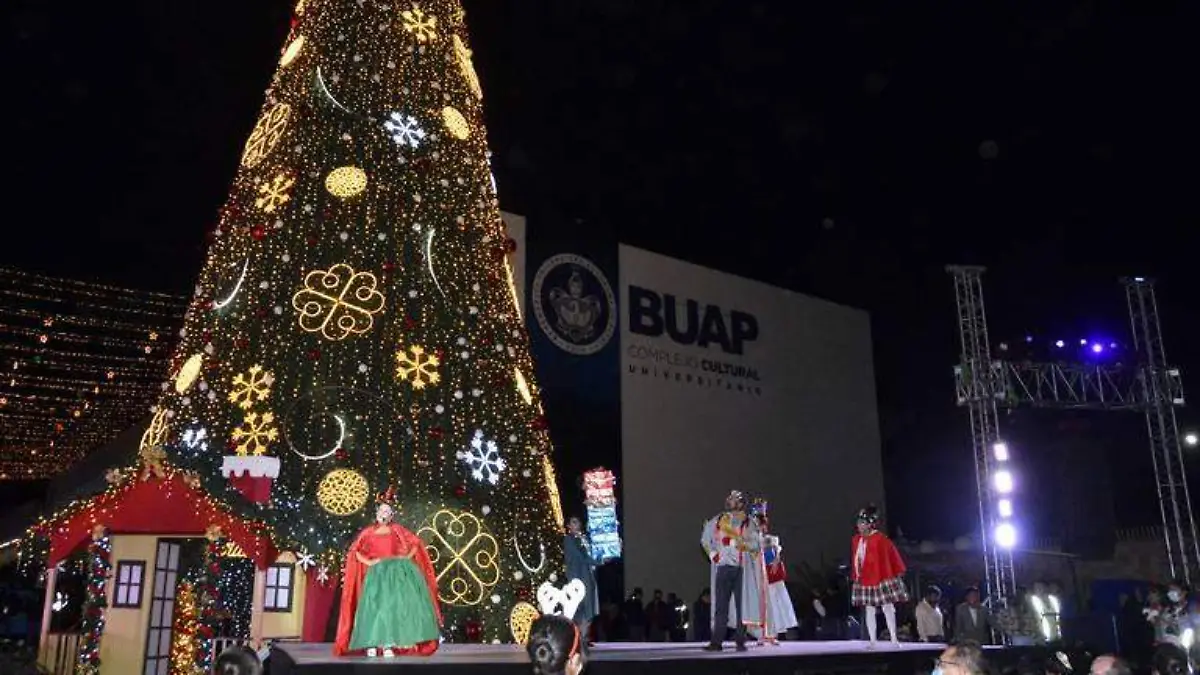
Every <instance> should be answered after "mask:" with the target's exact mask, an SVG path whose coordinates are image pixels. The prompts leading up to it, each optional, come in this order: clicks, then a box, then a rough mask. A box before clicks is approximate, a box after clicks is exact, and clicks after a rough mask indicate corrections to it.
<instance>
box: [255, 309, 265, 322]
mask: <svg viewBox="0 0 1200 675" xmlns="http://www.w3.org/2000/svg"><path fill="white" fill-rule="evenodd" d="M254 316H256V317H257V318H259V319H265V318H267V308H266V307H259V308H258V309H256V310H254Z"/></svg>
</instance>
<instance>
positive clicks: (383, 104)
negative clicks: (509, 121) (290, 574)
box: [144, 0, 562, 641]
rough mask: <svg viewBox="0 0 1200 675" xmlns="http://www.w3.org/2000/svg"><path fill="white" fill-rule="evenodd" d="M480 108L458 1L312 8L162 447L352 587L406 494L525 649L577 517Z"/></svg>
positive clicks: (247, 167) (445, 568)
mask: <svg viewBox="0 0 1200 675" xmlns="http://www.w3.org/2000/svg"><path fill="white" fill-rule="evenodd" d="M482 96H483V94H482V91H481V89H480V86H479V80H478V78H477V76H476V73H475V69H474V66H473V65H472V61H471V51H470V49H469V48H468V46H467V37H466V27H465V25H464V22H463V10H462V7H461V5H460V3H459V2H458V1H457V0H420V1H419V2H416V3H411V2H395V1H380V0H307V2H306V1H305V0H302V1H301V3H300V5H299V6H297V7H296V10H295V18H294V21H293V24H292V29H291V33H290V35H289V36H288V38H287V42H286V44H285V46H284V49H283V51H282V56H281V58H280V61H279V67H278V70H277V71H276V73H275V77H274V79H273V81H272V82H271V86H270V88H269V89H268V91H267V96H266V103H265V105H264V106H263V110H262V113H261V115H260V116H259V119H258V122H257V124H256V125H255V127H254V130H253V132H252V133H251V134H250V138H249V140H248V141H247V142H246V145H245V150H244V153H243V155H242V158H241V166H240V167H239V169H238V173H237V176H236V178H235V180H234V183H233V187H232V189H231V191H230V196H229V200H228V202H227V203H226V205H225V207H224V208H223V209H222V211H221V216H220V219H219V224H218V226H217V227H216V229H215V231H214V233H213V239H212V243H211V248H210V251H209V255H208V259H207V261H206V263H205V265H204V268H203V270H202V271H201V274H200V281H199V284H198V286H197V289H196V297H195V300H194V302H193V304H192V306H191V308H190V310H189V312H188V315H187V319H186V322H185V327H184V330H183V333H182V339H181V342H180V345H179V347H178V351H177V353H176V356H175V359H174V362H173V364H172V373H173V381H172V382H171V383H169V386H168V388H167V391H166V393H165V394H164V396H163V398H162V400H161V402H160V404H159V406H158V408H157V410H156V417H155V420H154V422H153V424H152V426H151V428H150V429H149V431H148V432H147V436H146V439H145V440H146V442H145V443H144V446H146V447H150V446H157V445H162V446H164V447H165V448H166V449H167V459H168V461H169V462H171V463H172V464H175V465H177V466H180V467H181V468H184V469H188V470H193V471H195V472H196V473H197V474H199V475H200V476H201V479H202V480H203V482H204V485H205V487H206V488H207V489H208V491H209V492H210V493H212V494H213V495H214V496H215V497H217V498H219V499H221V500H222V501H225V502H228V503H230V504H232V505H234V506H235V507H236V508H237V509H239V510H240V511H241V512H242V513H244V514H245V515H247V516H249V517H254V518H258V519H261V520H263V521H265V522H266V523H268V524H269V525H270V526H271V527H272V529H273V531H274V532H275V535H276V543H277V544H278V545H279V546H280V548H283V549H285V550H293V551H296V552H297V553H298V554H300V555H302V556H312V557H313V559H314V560H315V561H316V562H317V564H318V565H326V566H328V567H329V568H330V569H331V571H332V572H333V573H335V574H336V569H337V568H336V565H337V564H338V562H339V557H340V555H341V553H342V550H343V548H344V546H345V545H346V544H347V541H348V539H349V538H350V537H351V535H352V534H353V533H354V532H356V531H357V530H358V529H359V528H361V527H362V526H363V525H364V524H366V523H367V522H369V520H370V519H371V518H372V516H373V513H374V508H373V505H374V502H375V498H376V496H377V495H379V494H380V493H383V492H385V491H386V490H388V489H389V488H393V489H394V490H395V493H396V495H397V501H398V504H399V507H400V508H399V516H398V520H399V521H400V522H401V523H402V524H404V525H405V526H407V527H409V528H410V529H412V530H413V531H414V532H417V533H418V534H419V536H421V537H422V539H424V540H425V541H426V542H427V544H428V545H429V548H430V552H431V554H432V555H433V558H434V561H435V567H436V569H437V571H438V574H439V585H440V595H441V599H442V602H443V605H444V606H445V608H446V613H447V618H448V622H449V623H450V624H451V625H450V628H451V631H450V632H451V635H452V636H454V637H462V636H461V634H458V633H456V632H455V630H454V629H455V628H456V627H459V628H461V627H462V626H466V625H471V624H472V623H478V624H479V625H482V627H483V634H482V635H481V636H479V637H481V638H482V639H485V640H488V641H491V640H503V641H509V640H511V639H512V637H511V634H510V633H509V630H508V618H509V613H510V611H511V610H512V608H513V607H514V605H515V604H517V603H519V602H520V601H521V600H528V599H531V598H532V597H533V596H534V595H535V589H536V587H537V586H538V585H539V584H541V583H543V582H545V581H547V580H550V579H552V578H554V577H555V575H556V572H557V571H558V570H561V534H560V532H561V530H560V529H559V528H560V527H561V520H562V514H561V510H560V506H559V501H558V491H557V488H556V487H555V476H554V467H553V465H552V463H551V460H550V456H549V453H550V450H551V448H550V442H549V437H548V434H547V431H546V425H545V421H544V419H543V417H542V412H541V405H540V401H539V396H538V391H537V388H536V386H535V384H534V378H533V365H532V362H531V360H530V354H529V343H528V336H527V334H526V331H525V328H524V324H523V322H522V321H521V317H520V314H519V308H518V306H517V303H516V291H515V287H514V285H513V278H512V272H511V268H510V267H509V265H508V261H507V258H506V253H507V249H508V246H507V242H508V239H507V237H506V235H505V230H504V226H503V224H502V222H501V220H500V213H499V210H498V206H497V198H496V193H495V185H494V182H493V180H492V177H491V172H490V170H489V165H488V150H487V139H486V136H485V132H484V126H483V108H482V103H481V101H482ZM249 479H257V483H258V484H257V486H251V487H249V488H247V486H246V484H245V481H246V480H249ZM236 480H241V481H243V482H242V483H241V484H240V485H239V486H238V487H237V488H236V489H235V488H234V487H233V482H235V481H236ZM264 482H265V484H266V486H267V487H269V493H267V492H265V491H264V489H263V488H264ZM559 581H560V583H561V579H560V580H559Z"/></svg>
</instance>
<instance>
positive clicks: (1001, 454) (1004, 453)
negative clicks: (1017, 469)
mask: <svg viewBox="0 0 1200 675" xmlns="http://www.w3.org/2000/svg"><path fill="white" fill-rule="evenodd" d="M992 452H994V453H995V454H996V461H997V462H1007V461H1008V444H1007V443H1005V442H1003V441H1001V442H999V443H996V444H995V445H993V446H992Z"/></svg>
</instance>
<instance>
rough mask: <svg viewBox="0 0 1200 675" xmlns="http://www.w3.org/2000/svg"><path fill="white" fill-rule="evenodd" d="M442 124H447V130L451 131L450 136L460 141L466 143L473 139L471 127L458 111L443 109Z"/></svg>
mask: <svg viewBox="0 0 1200 675" xmlns="http://www.w3.org/2000/svg"><path fill="white" fill-rule="evenodd" d="M442 122H443V123H445V125H446V129H448V130H449V131H450V135H451V136H454V137H455V138H457V139H458V140H460V141H465V140H467V139H468V138H470V137H471V125H470V124H468V123H467V118H466V117H463V114H462V113H460V112H458V110H456V109H454V108H451V107H450V106H446V107H445V108H442Z"/></svg>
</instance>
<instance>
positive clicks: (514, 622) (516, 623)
mask: <svg viewBox="0 0 1200 675" xmlns="http://www.w3.org/2000/svg"><path fill="white" fill-rule="evenodd" d="M541 616H542V613H541V612H539V611H538V610H537V607H534V606H533V605H531V604H529V603H528V602H518V603H517V604H515V605H513V608H512V611H511V612H509V613H508V627H509V629H511V630H512V634H513V640H516V642H517V644H519V645H525V644H527V643H528V642H529V631H530V630H532V629H533V622H534V621H537V620H538V619H539V618H540V617H541Z"/></svg>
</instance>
